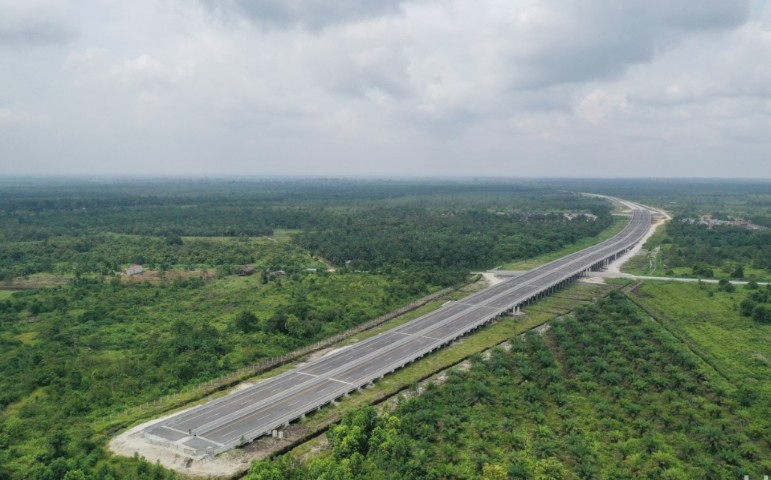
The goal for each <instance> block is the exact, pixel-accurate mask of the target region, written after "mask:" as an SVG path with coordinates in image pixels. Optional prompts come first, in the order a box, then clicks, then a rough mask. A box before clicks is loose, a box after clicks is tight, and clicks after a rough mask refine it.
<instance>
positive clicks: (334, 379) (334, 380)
mask: <svg viewBox="0 0 771 480" xmlns="http://www.w3.org/2000/svg"><path fill="white" fill-rule="evenodd" d="M329 380H331V381H333V382H340V383H344V384H346V385H353V384H352V383H349V382H344V381H342V380H338V379H336V378H330V379H329Z"/></svg>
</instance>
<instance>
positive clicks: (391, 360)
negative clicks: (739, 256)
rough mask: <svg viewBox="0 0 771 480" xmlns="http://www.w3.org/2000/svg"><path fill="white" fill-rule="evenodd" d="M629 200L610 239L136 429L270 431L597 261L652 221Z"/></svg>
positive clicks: (149, 435)
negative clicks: (628, 211) (624, 220)
mask: <svg viewBox="0 0 771 480" xmlns="http://www.w3.org/2000/svg"><path fill="white" fill-rule="evenodd" d="M627 204H629V203H628V202H627ZM632 207H634V209H633V210H632V215H631V219H630V222H629V224H628V225H627V226H626V227H625V228H624V230H622V231H621V232H620V233H619V234H617V235H616V236H615V237H613V238H611V239H609V240H606V241H604V242H602V243H600V244H597V245H594V246H592V247H589V248H587V249H584V250H581V251H579V252H576V253H573V254H571V255H567V256H565V257H562V258H560V259H558V260H555V261H553V262H550V263H547V264H545V265H542V266H540V267H537V268H535V269H533V270H530V271H528V272H526V273H524V274H522V275H520V276H518V277H515V278H512V279H509V280H506V281H504V282H501V283H499V284H497V285H495V286H492V287H489V288H487V289H485V290H482V291H480V292H478V293H476V294H474V295H471V296H469V297H466V298H465V299H463V300H461V301H458V302H451V303H448V304H447V305H445V306H443V307H442V308H440V309H438V310H436V311H434V312H431V313H429V314H426V315H424V316H422V317H420V318H417V319H415V320H413V321H411V322H409V323H406V324H404V325H402V326H400V327H397V328H394V329H392V330H390V331H388V332H384V333H381V334H379V335H377V336H375V337H372V338H369V339H367V340H364V341H361V342H358V343H356V344H354V345H351V346H350V347H347V348H345V349H343V350H340V351H338V352H336V353H334V354H330V355H327V356H325V357H323V358H320V359H318V360H315V361H313V362H309V363H307V364H304V365H302V366H300V367H298V368H296V369H294V370H291V371H288V372H285V373H283V374H280V375H277V376H276V377H273V378H271V379H269V380H265V381H263V382H261V383H259V384H257V385H254V386H251V387H249V388H246V389H244V390H241V391H238V392H235V393H232V394H230V395H228V396H226V397H222V398H218V399H216V400H212V401H210V402H208V403H206V404H203V405H200V406H198V407H195V408H192V409H189V410H187V411H184V412H181V413H178V414H176V415H173V416H170V417H167V418H165V419H163V420H159V421H158V422H154V423H152V424H150V425H149V426H147V427H145V428H144V430H142V432H141V435H142V437H143V438H144V439H145V440H146V441H148V442H151V443H153V444H156V445H162V446H166V447H169V448H172V449H175V450H178V451H181V452H184V453H187V454H190V455H193V456H197V457H205V456H211V455H215V454H217V453H220V452H224V451H226V450H228V449H231V448H233V447H235V446H238V445H239V444H242V443H245V442H249V441H252V440H253V439H255V438H257V437H260V436H262V435H266V434H271V433H272V432H273V431H274V430H276V429H280V428H282V427H283V426H286V425H288V424H289V422H291V421H293V420H296V419H298V418H301V417H302V416H303V415H305V414H306V413H309V412H312V411H314V410H315V409H318V408H320V407H322V406H323V405H326V404H328V403H331V402H333V401H334V400H336V399H338V398H340V397H342V396H344V395H345V394H346V393H348V392H351V391H353V390H355V389H357V388H361V387H363V386H366V385H368V384H370V383H372V382H373V381H374V380H377V379H378V378H382V376H383V375H386V374H388V373H390V372H393V371H394V370H397V369H399V368H401V367H403V366H404V365H406V364H408V363H410V362H412V361H414V360H416V359H418V358H420V357H422V356H424V355H426V354H428V353H430V352H432V351H434V350H436V349H438V348H440V347H442V346H444V345H447V344H449V343H451V342H452V341H453V340H455V339H457V338H458V337H460V336H462V335H465V334H467V333H469V332H470V331H472V330H474V329H476V328H479V327H481V326H483V325H485V324H487V323H489V322H491V321H494V320H495V319H496V318H498V317H499V316H501V315H507V314H509V313H511V312H517V311H518V310H519V308H520V307H521V306H522V305H525V304H527V303H529V302H532V301H534V300H537V299H538V298H540V297H542V296H544V295H548V294H549V293H551V292H552V291H555V290H557V289H559V288H561V287H563V286H565V285H567V284H568V283H570V282H572V281H574V280H576V279H578V278H580V277H581V276H583V275H584V274H586V273H587V272H589V271H592V270H598V269H601V268H602V267H603V266H604V265H606V264H607V263H609V262H610V261H612V260H613V259H615V258H616V257H618V256H620V255H621V254H622V253H624V252H625V251H627V250H628V249H630V248H631V247H632V246H633V245H634V244H635V243H637V242H638V241H640V239H641V238H642V237H643V236H644V235H645V233H646V232H647V231H648V229H649V228H650V225H651V211H650V210H648V209H647V208H645V207H643V206H640V205H636V204H632Z"/></svg>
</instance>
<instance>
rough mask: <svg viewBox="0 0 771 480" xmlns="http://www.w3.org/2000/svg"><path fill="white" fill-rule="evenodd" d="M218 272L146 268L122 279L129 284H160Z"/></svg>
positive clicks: (213, 274) (121, 279)
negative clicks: (162, 270) (165, 270)
mask: <svg viewBox="0 0 771 480" xmlns="http://www.w3.org/2000/svg"><path fill="white" fill-rule="evenodd" d="M216 274H217V273H216V272H211V271H205V270H172V271H169V272H161V271H158V270H145V271H144V272H142V273H137V274H136V275H123V276H121V277H119V278H120V281H121V282H123V283H127V284H132V283H143V282H148V283H152V284H159V283H161V282H164V281H166V282H174V281H178V280H186V279H189V278H212V277H214V276H215V275H216Z"/></svg>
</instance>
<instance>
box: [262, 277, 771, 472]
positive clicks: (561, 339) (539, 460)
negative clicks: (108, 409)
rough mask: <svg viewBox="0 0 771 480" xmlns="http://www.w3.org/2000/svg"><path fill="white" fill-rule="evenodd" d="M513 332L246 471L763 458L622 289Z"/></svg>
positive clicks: (716, 392)
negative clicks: (444, 372)
mask: <svg viewBox="0 0 771 480" xmlns="http://www.w3.org/2000/svg"><path fill="white" fill-rule="evenodd" d="M510 343H511V348H510V349H503V348H497V349H495V350H493V352H492V354H491V355H490V357H489V359H487V360H484V359H482V357H480V356H476V357H473V358H472V365H471V368H470V369H468V370H465V371H464V370H457V369H456V370H453V371H452V372H451V373H450V375H449V376H448V378H447V380H446V382H445V383H444V384H442V385H435V386H429V388H427V389H426V390H425V391H424V392H423V393H422V394H421V395H413V396H411V397H410V398H408V399H406V400H404V401H402V402H401V403H400V404H399V405H398V406H397V407H396V408H394V409H393V410H391V411H386V412H384V413H382V414H378V413H377V412H376V411H375V410H374V409H372V408H369V407H368V408H362V409H360V410H358V411H356V412H353V413H351V414H349V415H348V416H347V417H346V418H345V419H344V420H343V422H342V423H341V424H340V425H338V426H335V427H332V428H331V429H330V430H329V432H328V433H327V434H326V437H327V440H328V448H327V449H325V450H323V451H322V452H320V453H318V454H316V455H311V456H308V455H305V456H304V457H302V458H301V457H298V456H295V455H293V454H291V453H289V454H286V455H284V456H281V457H278V458H276V459H273V460H269V461H263V462H258V463H255V464H254V465H253V467H252V469H251V472H250V474H249V476H248V477H247V478H248V479H250V480H265V479H271V480H272V479H304V478H372V479H378V478H383V479H386V478H387V479H393V478H405V479H407V478H484V479H497V478H501V479H502V478H523V479H524V478H543V479H551V478H554V479H570V478H669V479H680V478H682V479H685V478H716V479H717V478H741V477H742V476H743V475H750V477H753V476H757V475H762V474H763V472H766V471H768V469H769V468H770V467H771V465H770V464H769V461H768V458H769V456H768V451H769V450H768V449H769V445H768V438H764V436H763V433H762V432H759V431H757V430H753V429H748V428H747V423H748V421H749V418H748V417H747V415H746V413H744V412H743V411H742V408H743V407H742V404H741V403H740V402H739V401H738V400H737V399H735V398H734V396H733V394H732V392H730V391H727V390H726V389H725V388H724V387H723V385H722V384H721V383H720V382H713V380H712V377H711V375H710V373H708V370H709V366H708V365H706V364H704V363H703V362H702V361H701V360H700V359H699V357H698V356H697V355H695V354H694V353H692V352H691V351H689V350H688V349H687V348H685V347H684V345H683V344H682V343H681V342H680V340H678V339H677V338H676V337H674V336H673V335H672V334H671V333H670V332H669V331H667V329H666V328H665V327H664V326H662V325H661V324H659V323H657V322H656V321H653V320H651V319H649V318H648V316H647V315H646V314H645V312H642V311H641V310H639V309H638V308H637V307H636V306H635V305H634V304H632V303H631V302H630V301H628V300H627V299H626V298H624V296H623V295H621V294H618V293H615V292H614V293H611V295H610V297H609V298H608V299H607V300H603V301H601V302H600V303H599V304H598V305H591V306H588V307H584V308H582V309H580V310H579V311H578V312H577V313H576V314H575V315H574V316H571V317H568V318H565V319H564V320H561V321H555V322H552V324H551V328H550V329H549V330H548V331H547V332H546V333H544V334H542V335H541V334H538V333H535V332H531V333H529V334H527V335H526V336H524V337H519V336H517V337H514V338H512V340H511V342H510Z"/></svg>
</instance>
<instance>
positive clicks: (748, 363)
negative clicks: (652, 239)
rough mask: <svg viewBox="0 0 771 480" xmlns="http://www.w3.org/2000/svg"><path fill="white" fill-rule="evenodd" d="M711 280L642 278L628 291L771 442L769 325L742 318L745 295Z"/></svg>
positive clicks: (740, 288) (770, 340)
mask: <svg viewBox="0 0 771 480" xmlns="http://www.w3.org/2000/svg"><path fill="white" fill-rule="evenodd" d="M716 290H717V287H716V286H715V285H702V286H699V285H698V284H687V283H675V282H672V283H667V282H645V283H643V284H642V285H641V287H640V288H638V289H637V290H636V292H635V293H634V294H632V295H631V298H633V299H634V300H635V301H636V302H638V303H639V304H640V305H642V306H643V307H645V308H646V309H647V310H648V312H649V313H651V314H652V315H653V316H654V317H655V318H656V319H658V320H659V321H660V322H661V323H662V324H663V325H664V326H665V327H666V328H667V329H669V330H670V331H671V332H672V333H674V334H675V335H677V336H678V337H679V338H680V339H681V340H683V341H684V342H685V343H686V344H687V345H688V346H689V347H690V348H691V350H692V351H694V353H696V354H697V355H698V356H699V357H701V358H702V359H703V360H704V361H705V362H706V363H708V364H709V365H710V366H712V367H713V368H714V369H715V371H716V372H717V374H718V375H719V377H717V376H716V377H715V378H713V380H714V381H715V382H717V383H722V384H724V385H725V386H727V388H729V389H732V390H734V394H735V395H736V397H737V398H738V399H740V401H743V402H744V403H745V405H743V406H742V412H743V414H744V415H745V416H746V418H747V420H748V422H749V424H750V428H752V429H758V430H761V431H762V432H764V433H763V435H764V436H765V438H766V440H767V442H768V443H769V445H770V446H771V415H769V412H771V325H762V324H758V323H756V322H755V321H753V320H752V319H751V318H749V317H742V316H741V315H739V312H738V307H737V306H738V304H739V302H741V301H742V300H743V299H744V298H745V296H746V295H747V292H748V291H747V290H746V289H744V288H743V287H739V288H737V290H736V291H735V292H734V293H726V292H720V291H716Z"/></svg>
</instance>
